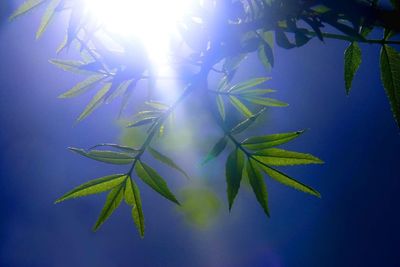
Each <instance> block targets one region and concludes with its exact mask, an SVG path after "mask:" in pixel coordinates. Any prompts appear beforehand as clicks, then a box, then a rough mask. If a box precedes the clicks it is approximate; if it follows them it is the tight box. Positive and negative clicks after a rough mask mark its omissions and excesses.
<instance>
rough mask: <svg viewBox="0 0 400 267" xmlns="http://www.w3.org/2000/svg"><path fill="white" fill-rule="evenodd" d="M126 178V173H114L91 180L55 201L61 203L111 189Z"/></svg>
mask: <svg viewBox="0 0 400 267" xmlns="http://www.w3.org/2000/svg"><path fill="white" fill-rule="evenodd" d="M125 179H126V175H125V174H114V175H109V176H104V177H101V178H97V179H94V180H91V181H89V182H87V183H84V184H82V185H80V186H78V187H75V188H74V189H73V190H71V191H69V192H68V193H66V194H65V195H63V196H62V197H60V198H59V199H57V200H56V202H55V203H59V202H62V201H64V200H67V199H72V198H77V197H84V196H88V195H92V194H98V193H101V192H104V191H108V190H111V189H112V188H114V187H116V186H117V185H119V184H121V183H122V182H123V181H124V180H125Z"/></svg>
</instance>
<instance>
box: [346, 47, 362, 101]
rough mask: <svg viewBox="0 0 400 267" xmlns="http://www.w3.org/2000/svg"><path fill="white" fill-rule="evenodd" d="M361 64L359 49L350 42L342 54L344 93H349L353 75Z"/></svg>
mask: <svg viewBox="0 0 400 267" xmlns="http://www.w3.org/2000/svg"><path fill="white" fill-rule="evenodd" d="M360 64H361V49H360V47H359V46H358V44H357V43H356V42H352V43H351V44H350V45H349V47H347V48H346V51H345V52H344V81H345V84H346V93H347V94H349V93H350V89H351V84H352V82H353V78H354V75H355V74H356V72H357V70H358V68H359V67H360Z"/></svg>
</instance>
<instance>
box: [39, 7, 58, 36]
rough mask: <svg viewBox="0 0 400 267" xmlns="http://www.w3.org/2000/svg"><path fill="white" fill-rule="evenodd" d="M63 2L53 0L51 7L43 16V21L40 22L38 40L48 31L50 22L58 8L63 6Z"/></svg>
mask: <svg viewBox="0 0 400 267" xmlns="http://www.w3.org/2000/svg"><path fill="white" fill-rule="evenodd" d="M61 2H62V0H51V1H50V3H49V5H48V6H47V8H46V11H45V12H44V15H43V16H42V21H41V22H40V26H39V29H38V30H37V32H36V39H39V38H40V37H41V36H42V34H43V33H44V31H45V30H46V29H47V26H48V25H49V23H50V21H51V20H52V18H53V17H54V14H55V12H56V9H57V7H58V6H59V5H60V4H61Z"/></svg>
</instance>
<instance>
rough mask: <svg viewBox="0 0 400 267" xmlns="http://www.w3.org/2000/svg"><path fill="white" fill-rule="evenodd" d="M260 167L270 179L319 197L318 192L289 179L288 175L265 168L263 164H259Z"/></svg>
mask: <svg viewBox="0 0 400 267" xmlns="http://www.w3.org/2000/svg"><path fill="white" fill-rule="evenodd" d="M260 167H261V169H262V170H263V171H264V172H265V173H266V174H267V175H268V176H270V177H271V178H272V179H274V180H276V181H278V182H280V183H282V184H284V185H286V186H289V187H292V188H294V189H297V190H299V191H303V192H305V193H308V194H311V195H313V196H316V197H321V194H320V193H319V192H318V191H316V190H315V189H313V188H311V187H309V186H307V185H305V184H303V183H301V182H299V181H297V180H295V179H293V178H291V177H289V176H288V175H286V174H284V173H282V172H280V171H278V170H275V169H274V168H271V167H268V166H265V165H264V164H260Z"/></svg>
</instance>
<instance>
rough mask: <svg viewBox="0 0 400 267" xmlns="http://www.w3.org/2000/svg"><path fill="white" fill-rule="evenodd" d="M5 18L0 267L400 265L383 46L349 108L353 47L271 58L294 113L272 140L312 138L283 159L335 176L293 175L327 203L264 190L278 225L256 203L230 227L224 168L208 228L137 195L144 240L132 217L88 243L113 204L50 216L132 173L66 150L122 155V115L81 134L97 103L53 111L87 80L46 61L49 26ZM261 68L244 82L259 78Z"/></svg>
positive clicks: (372, 55)
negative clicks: (116, 146) (218, 204)
mask: <svg viewBox="0 0 400 267" xmlns="http://www.w3.org/2000/svg"><path fill="white" fill-rule="evenodd" d="M1 6H2V8H3V9H2V11H1V12H2V14H3V15H2V26H1V28H0V53H1V67H0V69H1V71H0V85H1V89H0V127H1V128H0V210H1V219H0V266H5V267H8V266H10V267H11V266H12V267H16V266H24V267H25V266H32V267H33V266H38V267H39V266H40V267H43V266H44V267H47V266H60V267H63V266H98V267H103V266H104V267H112V266H121V267H124V266H149V267H155V266H174V267H180V266H193V267H195V266H202V267H204V266H206V267H247V266H251V267H266V266H276V267H278V266H285V267H286V266H288V267H291V266H307V267H310V266H315V267H320V266H400V262H399V257H398V256H399V255H398V253H399V251H400V230H399V227H398V226H399V225H400V216H399V215H398V212H399V203H400V194H399V193H398V192H399V190H400V182H399V179H400V177H399V169H398V164H399V151H400V136H399V131H398V129H397V128H396V125H395V123H394V120H393V118H392V115H391V112H390V108H389V105H388V101H387V98H386V96H385V93H384V90H383V88H382V86H381V84H380V78H379V72H378V52H379V47H376V46H362V49H363V64H362V66H361V68H360V71H359V73H358V74H357V76H356V78H355V80H354V88H353V91H352V92H351V95H350V97H346V95H345V93H344V85H343V70H342V69H343V62H342V61H343V51H344V48H345V46H346V44H345V43H342V42H335V41H327V42H326V44H325V45H321V44H320V43H319V42H317V41H315V42H311V43H310V44H309V45H307V46H306V47H304V48H301V49H294V50H290V51H287V50H281V49H277V50H276V52H277V56H276V67H275V68H274V70H273V72H272V74H271V76H272V77H273V81H272V83H271V84H272V85H273V88H276V89H277V90H279V93H278V96H279V99H282V100H285V101H287V102H289V103H290V107H289V108H285V109H276V110H273V111H271V113H270V115H269V118H270V119H269V122H268V126H266V127H265V132H271V133H272V132H281V131H292V130H297V129H304V128H307V129H309V130H308V131H307V133H306V134H304V136H303V137H302V138H301V139H299V140H297V141H295V142H293V144H291V145H289V146H287V148H289V149H293V150H299V151H305V152H310V153H313V154H315V155H318V156H319V157H321V158H322V159H323V160H324V161H325V162H326V164H324V165H322V166H309V167H296V168H290V169H287V172H288V173H289V174H291V175H293V176H295V177H300V178H303V179H302V181H304V182H306V183H308V184H310V185H313V186H314V187H315V188H317V189H318V190H319V191H320V192H321V193H322V196H323V197H322V199H314V198H312V197H310V196H308V195H305V194H302V193H299V192H297V191H294V190H292V189H290V188H285V187H283V186H281V185H278V184H274V183H269V185H270V186H269V192H270V207H271V212H272V217H271V218H270V219H267V218H266V217H265V215H264V214H263V212H262V210H261V209H260V208H259V206H258V204H257V202H256V201H255V198H254V196H253V195H252V194H251V192H249V191H248V190H247V191H246V190H242V191H241V192H240V194H239V197H238V199H237V201H236V203H235V207H234V209H233V211H232V213H231V214H229V213H228V211H227V204H226V200H225V196H224V195H223V194H224V190H225V189H224V187H225V184H224V178H223V172H224V171H223V169H221V168H220V165H219V164H218V163H217V162H215V163H211V164H210V165H209V168H208V171H207V173H205V175H206V176H208V178H204V179H208V183H209V184H210V185H211V186H214V190H215V191H217V192H219V195H220V198H221V200H222V205H223V206H222V209H221V214H220V215H219V217H218V218H217V219H216V221H215V222H214V224H213V226H212V227H210V228H208V229H206V230H196V229H193V227H192V226H190V225H189V224H187V223H186V222H185V220H184V219H183V216H182V214H180V213H179V212H177V211H176V209H175V207H174V206H173V205H172V204H170V203H168V202H167V201H165V200H164V199H162V198H161V197H159V196H158V195H156V194H154V193H153V192H152V191H150V190H148V189H147V188H146V187H145V186H144V185H143V184H140V185H139V186H140V187H141V189H142V198H143V205H144V211H145V215H146V237H145V239H144V240H140V238H139V237H138V235H137V232H136V229H134V227H133V223H132V222H131V218H130V215H129V210H128V208H127V207H125V206H124V207H122V208H120V209H119V210H117V211H116V212H115V214H114V215H113V216H112V217H111V219H110V220H109V221H108V222H107V223H106V224H105V225H104V226H103V228H102V229H101V230H100V231H99V232H98V233H93V232H91V230H90V227H91V226H92V224H93V223H94V221H95V219H96V217H97V214H98V212H99V211H100V209H101V205H102V201H104V197H105V196H104V195H101V196H93V197H90V198H86V199H84V200H83V199H82V200H77V201H70V202H66V203H65V204H62V205H59V206H55V205H54V204H53V201H54V200H55V199H56V198H57V197H59V196H60V195H61V194H62V193H64V192H65V191H67V190H69V189H70V188H71V187H73V186H75V185H77V184H79V183H82V182H84V181H86V180H87V179H89V178H94V177H98V176H102V175H105V174H108V173H111V172H112V171H113V170H119V171H124V169H122V170H121V169H119V168H110V167H109V166H106V165H102V164H98V163H96V162H90V161H88V160H84V159H82V158H80V157H78V156H76V155H74V154H72V153H70V152H68V151H67V150H66V149H65V148H66V147H67V146H70V145H74V146H78V147H89V146H91V145H93V144H96V143H100V142H104V141H110V142H117V141H118V138H117V137H118V136H119V134H120V130H119V128H118V127H117V126H116V125H115V124H114V123H113V119H114V118H115V113H116V109H115V106H113V105H111V106H106V107H104V108H101V109H99V110H98V111H96V112H95V114H93V116H91V117H90V118H88V119H87V120H86V121H85V122H83V123H81V124H79V125H77V126H75V127H74V126H73V125H74V119H75V118H76V116H77V115H78V114H79V112H80V111H81V109H82V108H83V107H84V104H85V103H86V102H87V101H88V97H89V96H85V97H83V98H79V99H76V100H73V101H62V100H60V99H57V98H56V97H57V95H59V94H60V93H61V92H63V91H64V90H66V89H68V88H69V87H70V86H71V85H73V83H74V82H76V81H78V77H75V76H72V75H66V74H64V73H63V72H61V71H59V70H58V69H56V68H54V67H53V66H51V65H50V64H48V62H47V60H48V59H49V58H51V57H55V52H54V51H55V48H56V47H57V45H58V43H59V42H60V41H61V40H62V35H63V33H62V32H61V31H60V30H59V28H57V27H51V28H50V30H49V32H47V33H46V34H45V36H44V38H43V39H42V40H41V41H37V42H36V41H34V32H35V30H36V27H37V24H38V15H32V16H30V17H27V18H22V19H20V20H17V21H15V22H14V23H12V24H10V23H7V22H6V21H5V16H6V15H5V14H6V13H7V12H8V11H9V10H10V9H11V5H10V4H8V7H6V6H7V4H6V3H1ZM252 66H253V64H250V63H249V64H247V65H246V68H247V69H246V72H247V73H244V75H245V74H247V75H248V76H250V75H251V76H257V75H261V74H262V73H263V72H262V70H261V69H259V68H258V67H257V68H252ZM188 168H189V169H190V166H189V167H188ZM166 175H168V174H166ZM174 179H175V178H174ZM196 179H202V178H201V177H199V178H196Z"/></svg>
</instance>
